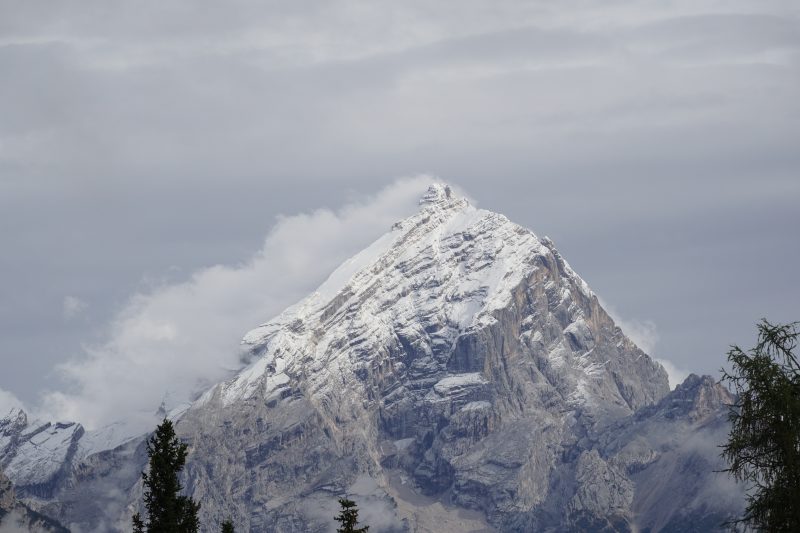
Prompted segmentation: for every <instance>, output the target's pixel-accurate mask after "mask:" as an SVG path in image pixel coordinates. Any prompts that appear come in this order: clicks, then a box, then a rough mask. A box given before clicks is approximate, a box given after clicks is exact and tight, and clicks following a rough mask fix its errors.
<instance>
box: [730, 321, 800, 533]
mask: <svg viewBox="0 0 800 533" xmlns="http://www.w3.org/2000/svg"><path fill="white" fill-rule="evenodd" d="M797 325H798V323H797V322H795V323H792V324H785V325H780V324H778V325H773V324H770V323H769V322H767V321H766V320H762V321H761V323H760V324H758V343H757V344H756V347H755V348H753V349H752V350H749V351H748V352H745V351H743V350H742V349H741V348H739V347H738V346H732V347H731V350H730V351H729V352H728V361H730V362H731V364H732V367H733V368H732V373H730V374H729V373H728V372H726V371H725V370H723V380H725V381H728V382H729V383H731V384H732V385H733V388H734V390H735V392H736V394H737V399H736V401H735V403H734V404H733V406H731V411H730V414H729V418H730V421H731V430H730V434H729V436H728V442H727V443H726V444H725V445H723V447H722V448H723V452H722V455H723V457H724V458H725V459H726V460H727V461H728V463H729V465H730V467H729V468H728V469H727V472H729V473H730V474H731V475H732V476H734V478H736V479H737V480H739V481H745V482H747V483H748V484H750V486H751V487H752V488H751V489H750V491H749V493H748V495H747V509H746V511H745V514H744V516H743V517H741V518H740V519H738V520H736V521H735V522H736V523H741V524H744V525H746V526H750V527H753V528H755V529H762V530H765V531H787V532H788V531H795V532H796V531H800V364H798V360H797V357H796V356H795V355H794V353H793V351H794V349H795V347H796V346H797V340H798V336H800V333H799V332H798V331H797Z"/></svg>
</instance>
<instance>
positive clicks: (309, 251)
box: [43, 176, 431, 428]
mask: <svg viewBox="0 0 800 533" xmlns="http://www.w3.org/2000/svg"><path fill="white" fill-rule="evenodd" d="M430 182H431V178H430V177H425V176H420V177H417V178H413V179H404V180H399V181H397V182H395V183H394V184H392V185H390V186H388V187H386V188H385V189H383V190H382V191H380V192H379V193H377V194H376V195H374V196H372V197H369V198H363V199H359V200H354V201H352V202H350V203H349V204H347V205H345V206H344V207H342V208H340V209H337V210H331V209H318V210H316V211H313V212H311V213H306V214H299V215H294V216H283V217H280V218H279V219H278V221H277V223H276V224H275V226H274V228H273V229H272V230H271V231H270V233H269V235H268V236H267V238H266V240H265V241H264V245H263V247H262V248H261V250H260V251H259V252H258V253H257V254H255V255H254V256H253V257H252V258H251V259H250V260H249V261H247V262H246V263H244V264H241V265H237V266H223V265H217V266H213V267H209V268H204V269H201V270H199V271H197V272H195V273H194V274H193V275H192V276H191V277H190V279H188V280H187V281H184V282H181V283H175V284H166V285H162V286H159V287H156V288H155V289H153V290H151V291H150V292H147V293H143V294H136V295H134V296H133V297H131V299H130V301H129V302H128V304H127V305H126V306H125V308H124V309H123V310H122V311H121V312H120V313H119V314H118V315H117V316H115V317H114V318H113V320H112V321H111V323H110V325H109V327H108V335H107V340H106V341H105V342H103V343H101V344H99V345H92V346H87V347H86V348H85V353H84V354H83V355H82V356H81V357H78V358H74V359H72V360H70V361H68V362H67V363H64V364H62V365H60V366H59V368H58V371H59V372H60V373H61V375H62V376H63V377H64V378H65V379H66V380H67V382H68V383H70V385H71V387H72V389H71V390H70V391H53V392H50V393H48V394H46V396H45V398H44V402H43V405H44V406H48V408H49V409H52V410H53V411H54V412H53V415H54V416H55V418H58V419H69V420H79V421H80V422H82V423H83V424H84V425H86V426H87V427H89V428H97V427H99V426H103V425H105V424H108V423H111V422H113V421H116V420H121V419H127V420H132V421H134V422H133V424H134V426H135V425H136V424H141V425H142V426H143V427H144V428H147V427H149V425H150V424H151V423H152V419H153V416H154V413H155V412H156V411H157V409H158V408H159V405H160V404H161V402H162V401H163V402H164V403H165V404H166V407H167V409H170V408H172V407H175V406H179V405H181V404H182V403H184V402H187V401H190V400H192V399H193V397H194V395H195V394H197V393H198V392H201V391H202V390H204V389H205V388H207V387H209V386H210V385H212V384H214V383H216V382H218V381H221V380H223V379H225V378H227V377H229V376H230V375H231V374H232V373H233V372H234V371H236V370H237V369H239V368H241V367H242V365H243V360H242V357H243V354H242V353H241V351H240V348H239V341H240V339H241V338H242V335H243V334H244V333H246V331H247V330H248V329H250V328H253V327H255V326H257V325H258V324H260V323H263V322H264V321H266V320H268V319H270V318H272V317H273V316H274V315H276V314H277V313H279V312H280V311H282V310H283V309H284V308H285V307H287V306H289V305H290V304H293V303H295V302H296V301H297V300H299V299H301V298H302V297H304V296H306V295H307V294H308V293H309V292H311V291H312V290H313V289H314V288H315V287H316V286H317V285H318V284H319V283H320V282H322V281H323V280H324V278H325V276H326V275H328V274H329V273H330V272H332V271H333V270H334V269H335V268H336V267H337V266H338V265H339V264H340V263H341V262H342V261H343V260H345V259H347V258H348V257H350V256H351V255H353V254H354V253H356V252H357V251H359V250H360V249H362V248H363V247H365V246H366V245H368V244H369V243H370V242H371V241H373V240H374V239H376V238H377V237H379V236H380V235H381V234H383V233H385V232H386V231H388V230H389V229H390V227H391V225H392V224H393V223H394V222H396V221H397V220H399V219H402V218H404V217H406V216H408V215H409V214H411V213H413V212H414V211H415V210H416V209H417V201H418V198H419V197H420V195H421V194H422V193H423V192H424V191H425V187H426V186H427V185H428V184H429V183H430Z"/></svg>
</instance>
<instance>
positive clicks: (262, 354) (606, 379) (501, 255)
mask: <svg viewBox="0 0 800 533" xmlns="http://www.w3.org/2000/svg"><path fill="white" fill-rule="evenodd" d="M387 229H388V232H387V233H386V234H384V235H383V236H382V237H380V238H379V239H378V240H376V241H375V242H374V243H373V244H371V245H370V246H368V247H367V248H366V249H364V250H362V251H361V252H359V253H358V254H356V255H355V256H353V257H351V258H350V259H349V260H347V261H345V262H344V263H343V264H342V265H341V266H340V267H339V268H338V269H336V270H335V271H334V272H333V273H332V274H331V275H330V276H329V278H328V279H327V280H326V281H325V282H324V283H323V284H322V285H321V286H319V287H318V288H317V290H316V291H314V292H313V293H311V294H310V295H308V296H307V297H306V298H305V299H303V300H301V301H300V302H298V303H296V304H295V305H293V306H291V307H289V308H288V309H286V310H285V311H284V312H283V313H281V314H279V315H278V316H276V317H274V318H272V319H271V320H269V321H268V322H266V323H264V324H263V325H261V326H259V327H257V328H256V329H253V330H252V331H250V332H249V333H247V334H246V335H245V336H244V339H243V346H244V348H245V350H246V353H247V354H248V358H249V360H251V361H252V363H251V364H249V365H248V366H247V367H246V368H244V369H243V370H242V371H240V372H238V373H237V374H236V375H235V376H234V377H232V378H231V379H229V380H227V381H223V382H220V383H217V384H214V385H213V386H211V387H209V388H207V390H206V391H205V392H204V393H203V394H202V395H200V396H199V397H198V398H197V399H196V400H195V401H194V402H192V403H191V405H188V406H185V407H183V408H181V409H180V410H176V411H172V412H171V413H169V415H170V417H171V418H173V419H174V421H175V423H176V430H177V432H178V435H179V436H180V437H181V438H182V439H184V440H185V441H186V442H187V443H188V444H189V449H190V453H189V457H188V460H187V465H186V469H185V479H184V485H185V486H186V487H187V490H188V492H189V493H190V495H191V496H192V497H193V498H194V499H195V500H197V501H199V502H201V503H202V507H201V523H203V524H208V525H209V527H211V528H213V527H216V524H219V523H221V522H222V521H223V520H225V519H228V518H231V519H232V520H233V521H234V524H235V525H236V528H237V531H239V530H241V531H248V530H249V531H276V532H290V531H312V532H320V533H322V532H328V531H332V530H333V528H334V526H335V524H334V523H333V521H332V517H333V516H334V515H335V514H336V512H337V509H338V503H337V499H338V498H339V497H342V496H349V497H350V498H351V499H354V500H356V501H357V502H358V504H359V508H360V510H361V514H360V517H361V518H362V521H363V523H367V524H369V525H370V526H371V529H370V531H376V532H377V531H387V532H388V531H420V532H425V531H431V532H433V531H567V530H568V531H713V530H718V529H720V528H721V524H722V522H723V521H724V520H726V519H727V518H730V517H731V516H733V515H735V514H737V513H738V512H739V511H740V510H741V508H742V505H743V490H742V487H740V486H738V485H736V484H734V483H732V482H730V481H729V480H728V479H727V478H726V477H725V475H724V474H718V473H716V472H715V471H716V470H719V469H720V468H721V467H722V465H721V463H720V459H719V450H718V448H717V445H718V444H719V443H721V442H722V440H723V439H724V437H725V435H726V432H727V427H728V426H727V419H726V413H727V406H728V405H729V404H730V402H731V401H732V398H731V397H730V395H729V393H728V392H727V390H726V389H724V388H723V387H721V386H720V385H719V384H718V383H716V382H715V380H714V379H712V378H710V377H708V376H706V377H700V376H696V375H690V376H689V377H688V378H686V380H685V381H684V382H683V383H682V384H680V385H679V386H678V387H676V388H675V389H674V390H670V387H669V383H668V379H667V373H666V372H665V370H664V368H663V367H662V366H661V365H660V364H659V363H658V362H657V361H655V360H654V359H652V358H651V357H650V356H649V355H648V354H646V353H645V352H644V351H642V350H641V349H640V347H638V346H637V345H636V344H635V343H634V342H632V341H631V340H630V339H629V338H628V337H626V336H625V334H624V333H623V331H622V330H621V329H620V328H619V327H618V326H617V324H615V322H614V320H613V319H612V318H611V317H610V316H609V314H608V313H607V312H606V310H605V309H604V308H603V306H602V305H601V303H600V301H599V300H598V298H597V296H596V295H595V294H594V292H593V291H592V290H591V289H590V288H589V286H588V285H587V284H586V283H585V282H584V281H583V280H582V279H581V278H580V277H579V276H578V274H577V273H575V272H574V270H573V269H572V268H571V267H570V266H569V264H568V263H567V261H566V260H565V259H564V258H563V257H562V256H561V254H560V253H559V252H558V250H557V249H556V247H555V244H554V243H553V242H552V241H551V240H550V239H547V238H546V237H545V238H539V237H538V236H537V235H535V234H534V233H533V232H531V231H529V230H527V229H525V228H522V227H520V226H518V225H516V224H514V223H512V222H511V221H509V220H508V219H507V218H506V217H504V216H503V215H500V214H497V213H493V212H490V211H486V210H482V209H477V208H476V207H474V206H472V205H471V204H470V202H469V201H468V200H467V199H465V198H462V197H459V196H458V195H457V194H455V193H454V192H453V190H452V189H451V188H450V187H448V186H446V185H441V184H434V185H432V186H431V187H430V188H429V189H428V191H427V193H426V194H425V195H424V196H423V197H422V198H421V200H420V204H419V210H418V212H417V213H415V214H413V215H412V216H410V217H408V218H406V219H403V220H400V221H398V222H396V223H395V224H394V225H393V226H392V227H391V228H387ZM243 326H245V327H246V325H243ZM164 414H167V413H164ZM134 433H135V432H134ZM145 463H146V454H145V453H144V436H143V435H140V434H130V432H129V431H126V426H125V421H124V420H123V421H120V423H119V424H116V425H112V426H108V427H105V428H101V429H99V430H96V431H91V432H87V431H85V430H84V428H83V427H82V426H81V425H80V424H79V423H75V422H60V423H51V422H47V421H36V420H30V419H29V417H28V415H27V414H26V413H25V412H24V411H22V410H15V411H12V413H11V414H10V415H9V416H8V417H6V418H5V419H3V420H2V421H0V467H2V468H3V469H4V470H5V472H6V473H7V475H8V476H9V478H10V479H11V480H12V481H13V482H14V484H15V485H16V487H17V493H18V496H19V497H20V498H21V499H22V500H24V501H25V502H26V504H27V505H29V506H30V507H31V508H32V509H36V510H37V511H40V512H43V513H46V514H48V515H50V516H53V517H55V518H57V519H58V520H59V521H61V522H62V523H64V524H67V525H69V527H70V528H72V529H73V530H76V531H127V530H128V529H129V527H130V516H131V515H132V514H133V513H134V512H135V511H137V510H140V502H141V493H142V486H141V480H140V472H141V470H142V468H143V467H144V465H145Z"/></svg>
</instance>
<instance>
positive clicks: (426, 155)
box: [0, 0, 800, 407]
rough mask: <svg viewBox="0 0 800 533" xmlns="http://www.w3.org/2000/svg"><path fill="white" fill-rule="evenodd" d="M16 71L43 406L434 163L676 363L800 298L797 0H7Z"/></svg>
mask: <svg viewBox="0 0 800 533" xmlns="http://www.w3.org/2000/svg"><path fill="white" fill-rule="evenodd" d="M0 75H1V76H2V83H0V250H2V253H0V274H1V275H2V278H0V279H2V281H0V368H2V371H0V389H4V390H5V391H9V392H11V393H13V394H16V395H17V396H19V397H20V398H22V399H23V400H24V401H25V402H27V403H29V404H35V403H36V402H37V401H38V398H39V396H40V394H41V393H42V392H43V391H45V390H50V391H52V390H56V391H62V392H63V391H67V392H72V393H75V394H79V393H80V391H82V390H84V389H85V388H86V387H87V385H86V383H80V382H79V383H74V382H65V381H64V380H65V376H64V372H63V371H61V370H56V369H55V365H56V364H57V363H63V362H65V361H68V360H70V361H73V366H72V367H71V368H84V367H82V366H81V365H80V364H79V363H75V361H78V362H79V361H82V360H83V359H82V358H84V357H85V356H86V350H85V348H89V350H88V351H89V353H90V354H91V353H96V352H97V347H98V346H103V347H106V348H107V347H108V346H109V345H110V344H114V342H115V341H116V340H118V339H116V338H115V335H120V333H119V329H118V328H117V329H115V324H117V325H118V324H119V323H120V321H121V319H120V317H121V316H122V317H125V316H129V315H130V313H131V309H132V307H131V306H132V305H133V306H134V307H135V305H136V302H137V301H139V300H137V299H136V298H134V295H136V294H140V295H141V294H144V295H147V294H151V295H153V294H162V293H164V292H165V291H166V292H169V288H170V287H173V286H174V284H176V283H177V284H180V283H183V282H186V281H187V280H191V279H192V276H193V274H194V273H196V272H206V271H205V270H203V269H205V268H207V267H210V266H213V265H217V264H221V265H228V266H231V267H236V266H237V265H242V264H247V263H248V261H250V259H251V257H252V256H253V254H257V253H258V251H259V250H269V251H270V253H273V254H280V253H281V252H280V250H281V249H280V248H279V247H278V244H276V243H273V244H268V245H265V244H264V242H265V241H264V239H265V236H266V235H267V234H268V232H269V231H270V229H271V228H273V226H274V224H275V223H276V217H277V216H278V215H293V214H295V213H298V212H310V211H312V210H315V209H318V208H321V207H328V208H331V209H334V210H337V209H340V208H341V207H342V206H345V205H349V204H352V203H353V202H356V205H362V204H361V203H359V202H362V203H363V202H366V203H364V204H363V205H364V206H367V205H369V206H373V207H372V209H373V210H374V209H376V208H375V207H374V206H383V205H384V204H381V200H380V198H383V197H379V199H377V200H376V199H375V197H374V196H373V195H375V194H377V193H378V192H379V191H381V190H383V189H384V188H385V187H386V186H387V185H389V184H390V183H393V182H394V181H395V180H396V179H397V178H398V177H403V176H412V175H415V174H418V173H421V172H428V173H431V174H435V175H437V176H439V177H441V178H442V179H444V180H446V181H448V182H451V183H455V184H458V185H459V186H461V187H462V188H463V189H464V190H466V191H467V192H468V193H469V194H470V195H471V196H472V197H473V198H475V199H476V200H477V201H478V203H479V205H480V206H481V207H485V208H488V209H492V210H496V211H499V212H502V213H504V214H506V215H507V216H509V218H511V219H512V220H514V221H516V222H518V223H520V224H522V225H524V226H527V227H529V228H531V229H533V230H534V231H535V232H537V233H538V234H539V235H549V236H550V237H552V238H553V239H554V241H555V242H556V245H557V246H558V247H559V249H560V250H561V251H562V253H563V254H564V255H565V257H567V259H568V260H569V261H570V263H571V264H572V266H573V267H574V268H575V269H576V270H577V271H578V272H579V273H580V274H581V276H582V277H584V278H585V279H586V281H587V282H588V283H589V284H590V285H591V286H592V288H593V289H594V290H595V291H596V292H597V293H598V294H600V296H601V297H602V298H603V300H604V301H605V302H607V303H608V304H609V305H610V306H612V307H613V308H615V309H616V313H617V314H618V315H620V316H621V317H623V318H624V319H627V320H628V321H631V322H632V323H634V324H636V323H637V321H638V323H639V324H640V325H641V324H645V325H646V324H647V322H646V321H652V323H653V324H655V327H656V331H657V335H658V342H657V344H655V348H654V350H653V351H654V353H655V355H656V356H658V357H660V358H664V359H669V360H671V361H673V362H674V363H675V364H676V365H677V366H679V367H683V368H687V369H690V370H694V371H698V372H706V373H714V372H715V371H716V370H717V369H718V367H719V366H720V365H721V364H722V362H723V361H724V352H725V351H726V349H727V346H728V345H729V344H730V343H734V342H736V343H742V344H745V345H748V346H749V345H750V344H751V342H752V337H753V332H754V327H753V325H754V323H755V321H756V320H757V319H759V318H760V317H762V316H765V317H768V318H770V319H772V320H776V321H783V320H795V319H800V313H799V312H798V301H800V289H798V285H797V273H798V264H800V246H798V238H797V235H796V233H797V228H798V227H800V209H798V200H800V99H798V97H797V96H798V94H800V9H798V6H797V2H796V1H783V2H781V1H761V0H760V1H749V2H737V1H725V2H721V1H719V2H718V1H709V0H687V1H672V2H635V3H634V2H625V1H614V2H602V3H599V2H585V1H566V2H557V3H556V2H529V1H526V2H510V1H509V2H469V1H468V2H463V1H459V2H430V1H424V2H423V1H420V2H402V3H399V2H376V1H364V2H291V3H286V2H224V3H222V2H189V1H188V0H186V1H175V2H163V1H157V2H156V1H154V2H137V3H123V2H119V3H116V2H107V1H95V2H91V1H82V2H59V3H56V4H53V3H50V2H37V1H24V2H23V1H11V0H0ZM397 187H400V189H402V191H403V192H402V193H398V194H400V196H402V197H403V198H406V196H407V194H406V192H405V189H403V187H401V186H396V187H395V188H397ZM385 194H387V193H385V192H384V196H385ZM369 198H372V200H369V201H368V200H366V199H369ZM383 201H384V202H386V201H388V200H385V199H384V200H383ZM370 202H372V203H370ZM376 202H377V203H376ZM363 208H364V209H365V212H373V211H370V210H369V209H370V208H369V207H363ZM397 212H398V213H400V212H402V209H400V208H398V211H397ZM389 214H391V210H390V212H389ZM336 216H338V217H339V218H340V219H341V220H343V221H344V222H342V226H341V227H342V228H347V230H348V231H352V228H353V227H354V226H353V224H354V222H353V221H354V220H358V219H357V217H356V218H350V217H349V215H348V214H347V213H342V212H340V213H338V214H337V215H336ZM291 220H295V219H291ZM370 231H372V229H370V230H369V231H364V232H361V233H359V234H358V235H357V236H354V237H352V238H349V239H348V236H347V235H344V236H340V237H339V238H338V239H334V240H332V241H331V242H334V243H337V244H339V245H341V249H342V251H344V250H349V249H351V248H352V247H354V246H355V245H356V244H359V243H361V242H362V241H364V240H368V238H369V237H370V235H371V233H370ZM375 231H377V230H375ZM268 242H269V241H268ZM297 242H298V243H306V242H308V243H313V242H314V241H305V240H302V239H301V238H299V237H298V241H297ZM265 246H266V247H265ZM270 246H272V247H270ZM329 255H330V256H331V258H334V257H337V256H336V254H335V253H333V252H331V254H329ZM281 264H284V263H281V262H277V265H278V266H276V267H275V268H278V267H279V266H280V265H281ZM265 272H266V270H265ZM270 272H272V271H270ZM322 276H324V274H323V273H322V269H321V268H320V269H318V270H316V271H314V272H309V273H308V277H309V278H310V279H308V280H303V281H302V282H301V281H298V278H297V276H295V275H292V273H289V272H287V273H286V274H285V276H284V275H282V274H281V273H280V271H279V270H278V271H276V273H275V275H274V276H273V277H274V279H270V280H268V282H269V283H272V284H274V285H276V286H281V285H286V284H292V283H294V285H292V286H291V287H292V289H293V290H294V291H295V292H296V293H300V290H301V289H303V290H304V288H305V287H306V286H313V285H314V284H315V283H316V282H317V281H320V279H319V278H321V277H322ZM264 283H267V281H265V282H264ZM263 290H264V292H263V297H264V298H265V299H269V298H270V297H274V298H273V299H274V301H273V302H272V304H274V303H275V302H276V301H282V300H281V298H286V299H288V298H289V295H291V294H295V292H292V291H286V292H285V293H281V294H283V296H281V297H277V296H274V295H276V294H278V293H277V292H276V291H278V289H276V288H275V287H267V286H265V287H264V289H263ZM131 298H134V299H133V300H131ZM139 298H141V297H139ZM159 301H160V300H159ZM214 301H217V300H214ZM132 302H133V303H132ZM229 305H234V303H233V302H231V303H230V304H229ZM180 309H185V308H183V307H180ZM248 309H250V310H253V309H258V307H257V306H250V307H248ZM263 309H264V312H267V311H268V310H270V309H272V307H270V306H269V305H266V304H265V307H264V308H263ZM120 313H122V315H120ZM126 313H127V315H126ZM229 315H230V313H229ZM204 316H205V317H206V318H207V319H209V320H211V318H208V317H211V316H212V314H205V315H204ZM267 318H269V317H267V316H264V317H262V318H260V319H259V320H266V319H267ZM122 321H123V322H124V320H122ZM253 325H254V324H249V323H243V324H241V325H240V327H239V328H238V329H239V330H240V331H239V333H237V334H236V335H239V334H242V333H244V332H245V331H246V330H247V329H248V328H250V327H251V326H253ZM197 327H198V328H201V329H202V324H199V325H198V326H197ZM231 327H232V326H231ZM232 328H233V327H232ZM233 329H235V328H233ZM645 329H646V330H648V329H647V327H645ZM126 331H127V330H126ZM226 331H227V330H226ZM648 331H650V332H651V333H652V329H649V330H648ZM236 335H233V333H231V337H232V338H231V339H224V340H221V341H220V342H221V344H220V348H219V349H222V348H221V346H225V345H227V343H233V344H234V345H235V341H236V340H237V339H236V338H235V337H236ZM126 346H127V345H126ZM172 348H174V349H175V350H177V349H178V348H176V347H175V346H172ZM101 351H102V350H101ZM106 351H107V350H106ZM176 357H187V358H188V357H189V356H188V355H187V354H178V355H176ZM222 361H224V363H222V366H224V365H230V364H232V363H231V360H230V359H229V358H228V357H227V356H224V357H222ZM75 365H77V366H75ZM97 379H98V380H99V379H102V377H97ZM75 387H77V389H75ZM76 390H77V391H78V392H75V391H76ZM98 394H100V393H98ZM90 397H92V398H94V396H90ZM98 397H99V396H98ZM53 398H54V397H53V396H52V395H51V396H48V401H54V400H53ZM76 405H78V404H76ZM45 407H47V406H45Z"/></svg>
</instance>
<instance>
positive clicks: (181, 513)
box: [133, 418, 200, 533]
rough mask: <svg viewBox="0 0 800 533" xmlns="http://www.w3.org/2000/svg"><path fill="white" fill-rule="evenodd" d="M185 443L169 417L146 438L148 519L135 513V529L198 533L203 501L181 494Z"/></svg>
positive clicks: (144, 474)
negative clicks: (180, 475)
mask: <svg viewBox="0 0 800 533" xmlns="http://www.w3.org/2000/svg"><path fill="white" fill-rule="evenodd" d="M186 451H187V446H186V444H184V443H182V442H181V441H180V440H178V437H177V436H176V435H175V428H174V427H173V426H172V422H171V421H170V420H168V419H166V418H165V419H164V421H163V422H162V423H161V424H160V425H159V426H158V427H157V428H156V431H155V433H154V434H153V435H152V436H151V437H150V438H149V439H148V441H147V455H148V457H149V458H150V468H149V472H142V480H143V482H144V487H145V491H144V505H145V508H146V509H147V523H146V524H145V522H144V521H143V520H142V518H141V517H140V516H139V513H136V514H135V515H134V516H133V531H134V533H144V532H147V533H197V531H198V530H199V526H200V524H199V522H198V518H197V513H198V511H199V510H200V504H199V503H196V502H195V501H194V500H193V499H192V498H189V497H188V496H182V495H181V494H180V492H181V490H182V487H181V483H180V480H179V479H178V474H179V472H180V471H181V470H182V469H183V465H184V464H185V463H186Z"/></svg>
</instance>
